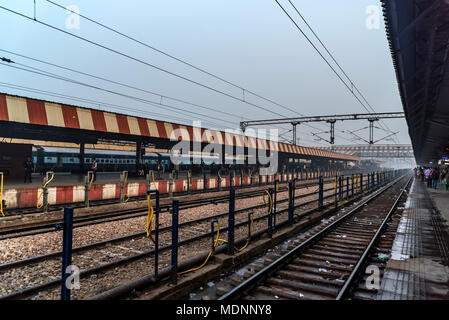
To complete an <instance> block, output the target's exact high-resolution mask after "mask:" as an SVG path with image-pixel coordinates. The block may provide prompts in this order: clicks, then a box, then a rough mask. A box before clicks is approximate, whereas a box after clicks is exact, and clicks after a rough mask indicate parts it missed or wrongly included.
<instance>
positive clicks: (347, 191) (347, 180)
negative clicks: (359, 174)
mask: <svg viewBox="0 0 449 320" xmlns="http://www.w3.org/2000/svg"><path fill="white" fill-rule="evenodd" d="M346 199H349V177H346Z"/></svg>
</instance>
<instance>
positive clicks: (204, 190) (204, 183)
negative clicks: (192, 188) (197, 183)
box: [203, 170, 207, 193]
mask: <svg viewBox="0 0 449 320" xmlns="http://www.w3.org/2000/svg"><path fill="white" fill-rule="evenodd" d="M206 192H207V174H206V170H203V193H206Z"/></svg>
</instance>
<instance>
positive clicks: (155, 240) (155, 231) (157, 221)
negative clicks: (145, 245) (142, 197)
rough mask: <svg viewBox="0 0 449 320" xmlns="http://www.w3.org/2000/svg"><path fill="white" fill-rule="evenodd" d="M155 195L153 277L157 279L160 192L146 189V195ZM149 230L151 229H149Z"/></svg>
mask: <svg viewBox="0 0 449 320" xmlns="http://www.w3.org/2000/svg"><path fill="white" fill-rule="evenodd" d="M153 193H154V194H155V195H156V199H155V200H156V209H155V210H154V215H155V219H156V222H155V223H154V227H155V228H154V277H155V278H156V279H157V277H158V274H159V213H160V211H161V207H160V203H159V199H160V193H159V190H157V189H156V190H147V195H148V196H149V195H150V194H153ZM150 232H151V230H150Z"/></svg>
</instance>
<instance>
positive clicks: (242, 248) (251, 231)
mask: <svg viewBox="0 0 449 320" xmlns="http://www.w3.org/2000/svg"><path fill="white" fill-rule="evenodd" d="M252 233H253V215H251V222H250V225H249V238H248V241H247V242H246V244H245V245H244V246H243V247H241V248H237V247H236V246H234V249H235V250H237V251H238V252H241V251H243V250H244V249H245V248H246V247H247V246H248V245H249V242H250V241H251V234H252Z"/></svg>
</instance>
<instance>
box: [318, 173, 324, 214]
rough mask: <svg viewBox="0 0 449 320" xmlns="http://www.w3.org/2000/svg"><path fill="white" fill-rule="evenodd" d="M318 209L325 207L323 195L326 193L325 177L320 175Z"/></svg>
mask: <svg viewBox="0 0 449 320" xmlns="http://www.w3.org/2000/svg"><path fill="white" fill-rule="evenodd" d="M318 187H319V190H318V209H320V210H321V209H322V208H323V195H324V190H323V189H324V180H323V177H320V180H319V181H318Z"/></svg>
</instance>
